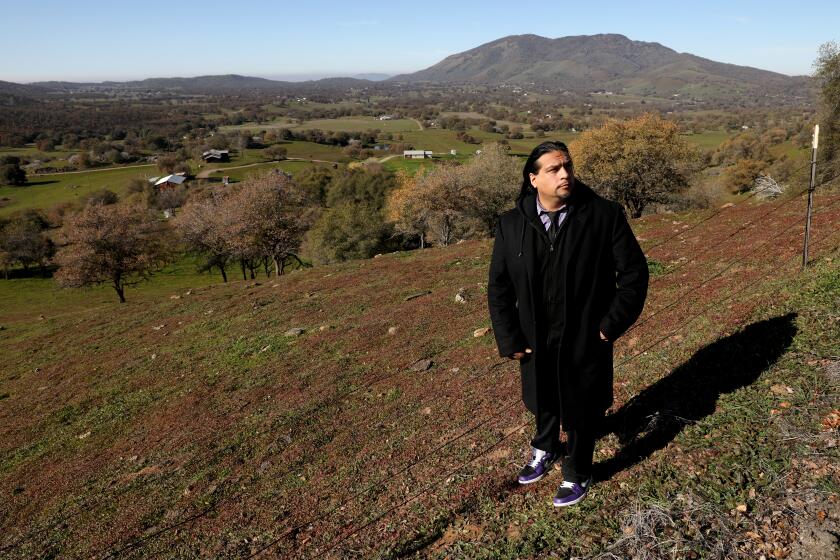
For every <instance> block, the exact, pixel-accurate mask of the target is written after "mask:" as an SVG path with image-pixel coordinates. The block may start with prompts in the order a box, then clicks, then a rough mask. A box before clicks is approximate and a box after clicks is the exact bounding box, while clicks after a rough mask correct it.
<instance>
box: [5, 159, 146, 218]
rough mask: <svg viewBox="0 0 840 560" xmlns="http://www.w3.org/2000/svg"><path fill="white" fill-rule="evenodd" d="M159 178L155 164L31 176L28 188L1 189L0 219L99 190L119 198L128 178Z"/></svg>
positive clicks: (69, 200) (76, 198) (12, 187)
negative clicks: (107, 190)
mask: <svg viewBox="0 0 840 560" xmlns="http://www.w3.org/2000/svg"><path fill="white" fill-rule="evenodd" d="M158 175H160V173H159V172H158V169H157V167H156V166H155V165H144V166H139V167H125V168H115V169H104V170H96V169H92V170H88V171H82V172H76V173H60V174H53V175H33V176H31V177H29V181H30V182H29V183H28V184H27V185H24V186H2V187H0V204H2V205H0V216H4V215H8V214H11V213H13V212H16V211H18V210H24V209H27V208H49V207H50V206H53V205H55V204H59V203H62V202H74V201H78V200H82V199H83V198H84V197H85V196H87V195H89V194H90V193H92V192H94V191H97V190H99V189H110V190H112V191H114V192H115V193H117V194H119V195H122V194H125V192H126V187H127V185H128V182H129V180H130V179H132V178H135V177H139V178H148V177H156V176H158ZM4 199H8V200H4Z"/></svg>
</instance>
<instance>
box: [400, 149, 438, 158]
mask: <svg viewBox="0 0 840 560" xmlns="http://www.w3.org/2000/svg"><path fill="white" fill-rule="evenodd" d="M403 157H404V158H406V159H426V158H430V157H432V152H430V151H429V150H403Z"/></svg>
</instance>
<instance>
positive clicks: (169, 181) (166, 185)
mask: <svg viewBox="0 0 840 560" xmlns="http://www.w3.org/2000/svg"><path fill="white" fill-rule="evenodd" d="M186 180H187V178H186V177H184V176H183V175H167V176H166V177H161V178H160V179H158V180H157V181H156V182H155V186H156V187H157V188H158V190H161V191H165V190H166V189H174V188H175V187H177V186H178V185H181V184H183V182H184V181H186Z"/></svg>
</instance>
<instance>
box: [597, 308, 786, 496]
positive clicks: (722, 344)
mask: <svg viewBox="0 0 840 560" xmlns="http://www.w3.org/2000/svg"><path fill="white" fill-rule="evenodd" d="M795 319H796V314H793V313H791V314H788V315H784V316H780V317H774V318H772V319H767V320H765V321H759V322H757V323H753V324H751V325H749V326H748V327H746V328H744V329H743V330H741V331H739V332H738V333H736V334H733V335H731V336H727V337H725V338H722V339H720V340H718V341H716V342H713V343H711V344H709V345H708V346H705V347H704V348H701V349H700V350H698V351H697V352H696V353H695V354H694V355H693V356H692V357H691V358H690V359H689V360H688V361H687V362H685V363H684V364H682V365H680V366H679V367H677V368H676V369H675V370H674V371H672V372H671V373H670V374H669V375H668V376H667V377H665V378H663V379H661V380H660V381H657V382H656V383H654V384H653V385H651V386H650V387H648V388H647V389H645V390H644V391H642V392H641V393H639V394H638V395H637V396H635V397H633V398H632V399H630V400H629V401H628V402H627V403H625V404H624V405H623V406H622V407H621V408H620V409H618V410H617V411H616V412H614V413H612V414H610V415H608V416H607V417H606V419H605V421H604V424H603V427H602V430H601V433H600V434H599V437H603V436H605V435H607V434H609V433H615V434H616V435H617V436H618V440H619V443H620V444H621V449H620V450H619V451H618V452H617V453H616V455H615V456H614V457H612V458H610V459H608V460H606V461H602V462H600V463H597V464H595V465H594V468H593V471H594V472H593V477H594V479H595V480H596V481H599V480H600V481H603V480H609V479H610V478H611V477H612V476H613V475H615V474H616V473H619V472H621V471H622V470H624V469H627V468H629V467H631V466H633V465H635V464H636V463H638V462H640V461H642V460H644V459H646V458H647V457H650V455H651V454H652V453H653V452H654V451H656V450H658V449H662V448H664V447H665V446H666V445H668V443H669V442H671V441H672V440H673V439H674V438H675V437H676V436H677V434H679V433H680V431H682V429H683V427H684V426H686V425H687V424H691V423H694V422H697V421H699V420H701V419H703V418H705V417H706V416H708V415H710V414H712V413H714V411H715V404H716V403H717V400H718V397H719V396H720V395H722V394H724V393H731V392H732V391H735V390H737V389H740V388H741V387H746V386H748V385H750V384H752V383H754V382H755V381H756V380H757V379H758V378H759V376H760V375H761V373H762V372H764V371H765V370H767V369H768V368H769V367H770V366H771V365H772V364H774V363H775V362H776V361H777V360H778V359H779V358H780V357H781V356H782V354H784V352H785V350H786V349H787V348H788V347H789V346H790V344H791V342H792V341H793V337H794V335H796V325H795Z"/></svg>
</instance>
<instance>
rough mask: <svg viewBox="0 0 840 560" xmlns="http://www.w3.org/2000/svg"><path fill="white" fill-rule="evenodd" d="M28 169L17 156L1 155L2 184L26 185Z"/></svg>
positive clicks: (0, 182) (0, 172) (0, 181)
mask: <svg viewBox="0 0 840 560" xmlns="http://www.w3.org/2000/svg"><path fill="white" fill-rule="evenodd" d="M25 184H26V171H24V170H23V169H21V167H20V158H19V157H17V156H4V157H0V185H25Z"/></svg>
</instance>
